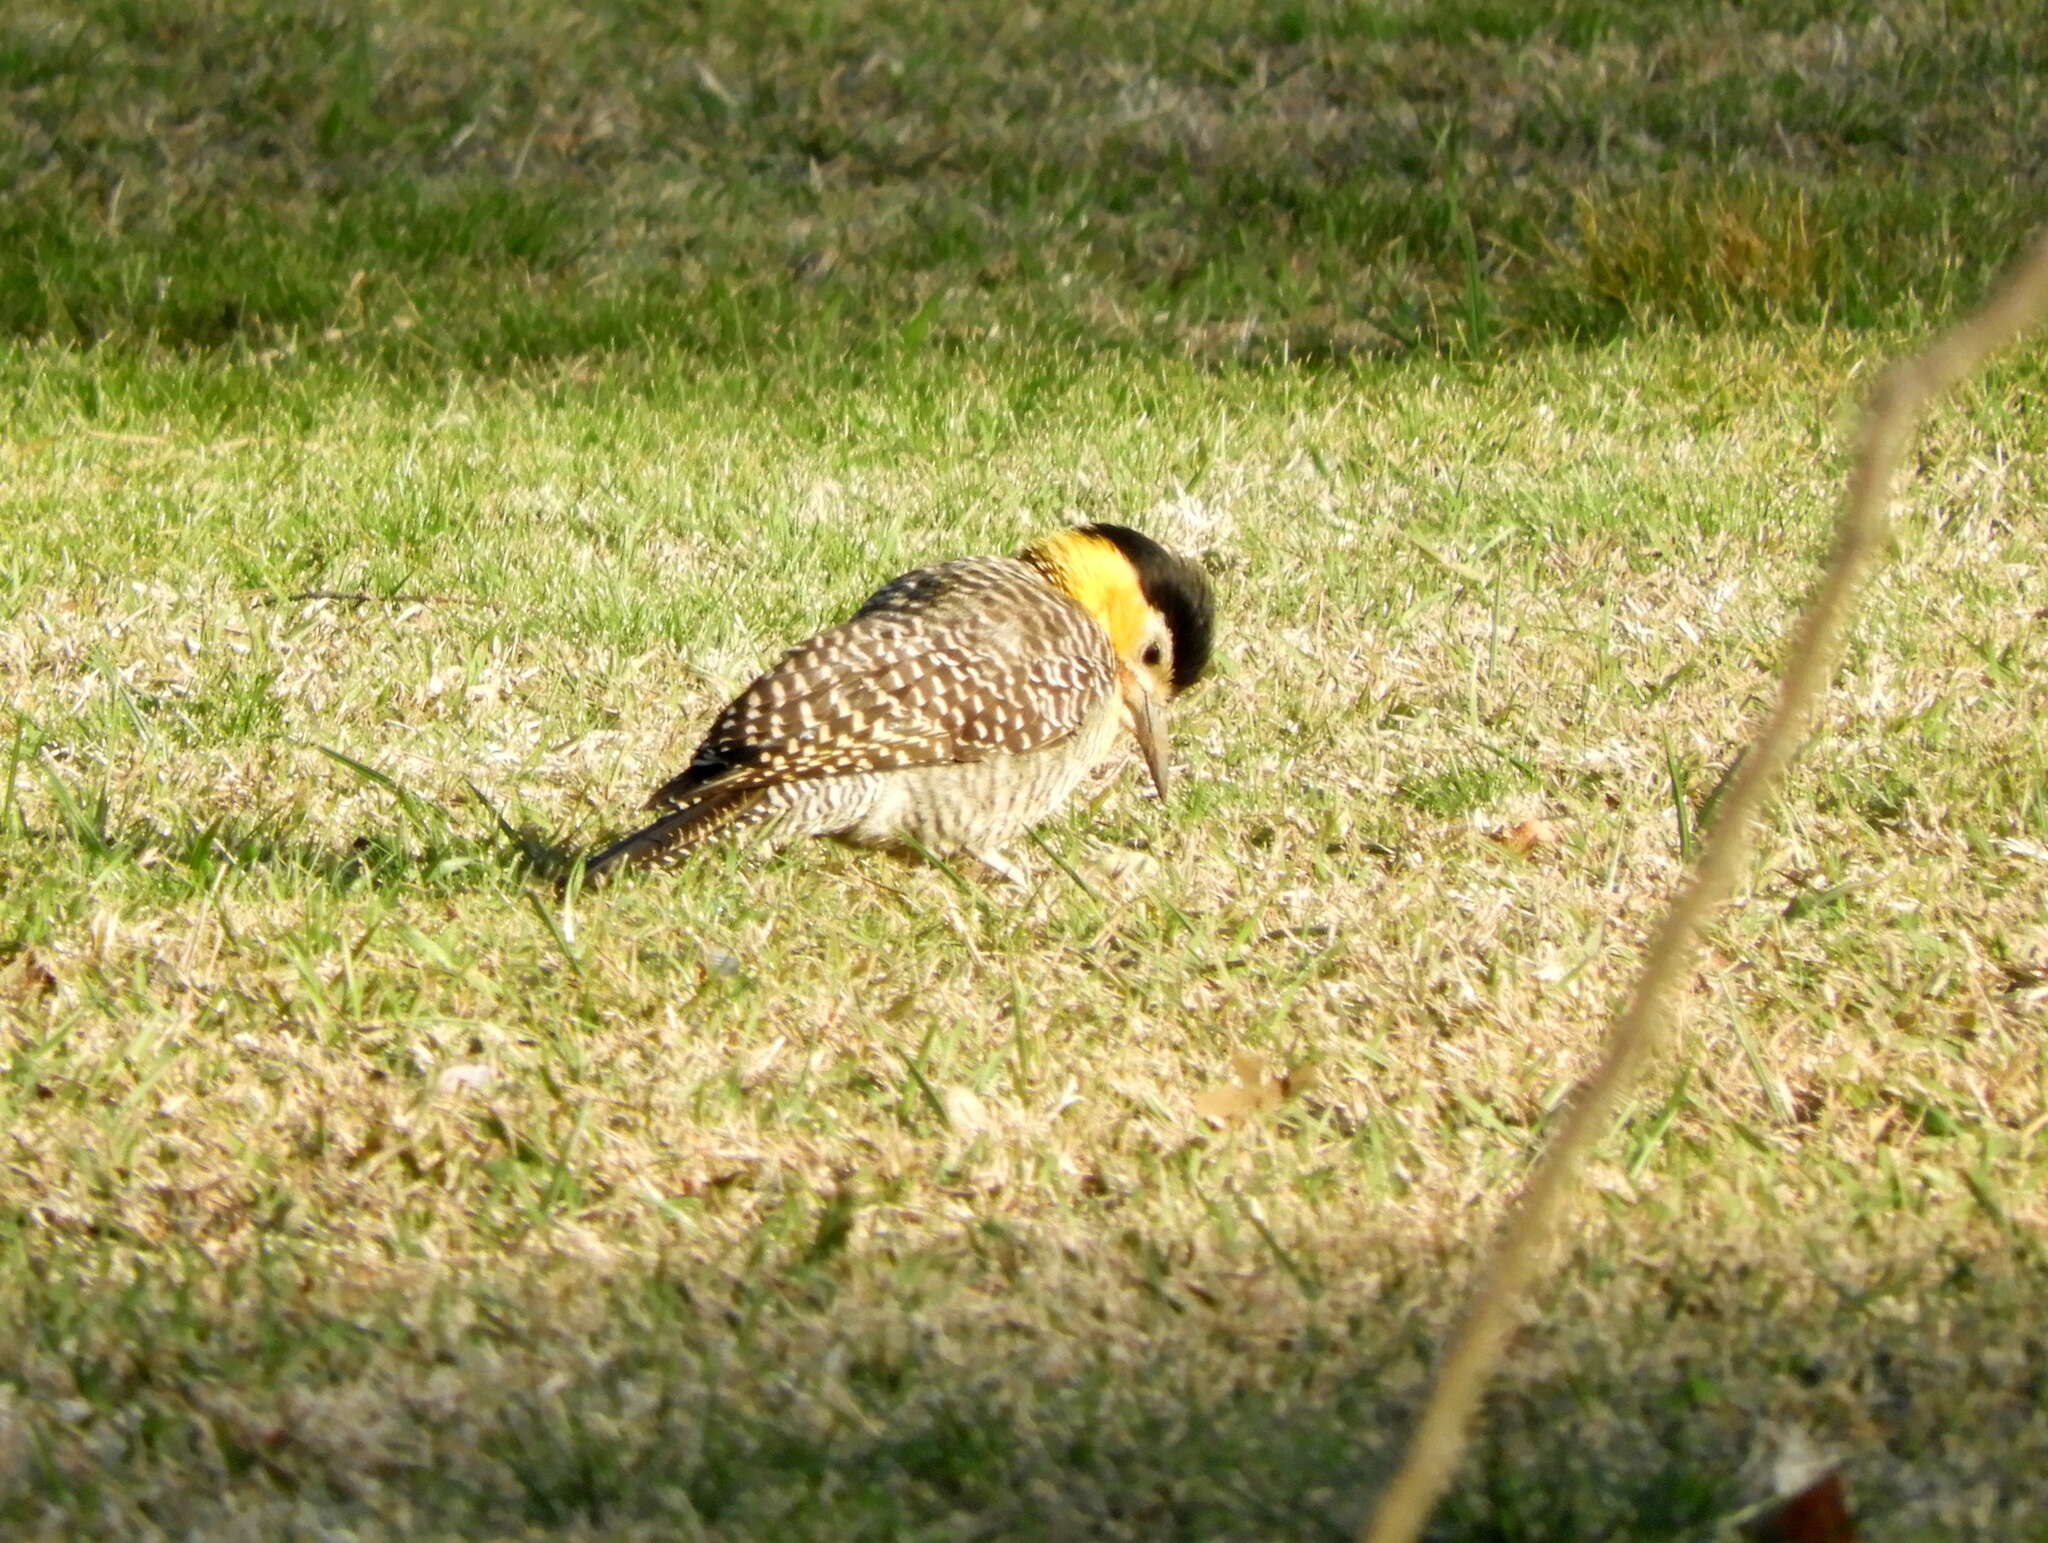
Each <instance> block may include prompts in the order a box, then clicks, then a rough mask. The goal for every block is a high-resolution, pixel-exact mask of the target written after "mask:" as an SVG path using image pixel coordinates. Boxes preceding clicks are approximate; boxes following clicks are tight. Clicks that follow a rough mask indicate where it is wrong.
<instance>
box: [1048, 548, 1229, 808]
mask: <svg viewBox="0 0 2048 1543" xmlns="http://www.w3.org/2000/svg"><path fill="white" fill-rule="evenodd" d="M1023 558H1024V561H1025V562H1027V563H1030V564H1031V566H1032V567H1034V568H1036V569H1037V570H1038V571H1039V572H1040V573H1042V574H1044V575H1045V576H1046V578H1047V579H1048V580H1049V581H1050V582H1051V583H1052V584H1053V586H1054V587H1055V588H1057V589H1060V590H1062V591H1064V592H1065V593H1066V594H1068V595H1070V596H1072V597H1073V599H1074V600H1075V601H1076V602H1078V603H1079V605H1080V607H1081V609H1082V610H1084V611H1086V612H1087V613H1088V614H1089V615H1090V616H1092V617H1094V618H1095V620H1096V622H1097V623H1098V624H1099V625H1100V626H1101V628H1102V630H1103V631H1104V632H1106V633H1108V634H1109V642H1110V647H1111V648H1112V649H1113V650H1114V651H1115V653H1116V658H1117V665H1118V670H1117V677H1118V681H1119V684H1120V685H1121V687H1122V690H1123V701H1124V715H1125V722H1126V723H1127V724H1128V726H1129V727H1130V730H1131V733H1132V735H1133V736H1134V737H1135V738H1136V739H1137V741H1138V748H1139V749H1140V750H1141V751H1142V752H1143V753H1144V756H1145V765H1146V768H1147V769H1148V770H1149V771H1150V772H1151V773H1152V785H1153V786H1154V787H1156V788H1157V789H1158V790H1159V796H1160V797H1161V798H1164V797H1165V796H1166V786H1167V755H1166V743H1167V741H1166V704H1167V703H1168V702H1170V701H1172V700H1173V698H1174V697H1176V696H1178V695H1179V694H1180V693H1181V692H1183V691H1185V690H1186V689H1187V688H1188V687H1189V686H1192V685H1193V684H1194V683H1195V682H1196V681H1198V680H1200V679H1201V678H1202V673H1203V671H1205V670H1206V669H1208V667H1209V650H1210V644H1211V639H1212V635H1213V633H1214V630H1215V622H1216V604H1215V600H1214V597H1213V596H1212V595H1211V593H1210V589H1209V576H1208V575H1207V574H1206V573H1204V572H1203V571H1202V569H1201V567H1200V566H1199V565H1197V564H1195V563H1191V562H1189V561H1188V560H1187V559H1186V558H1184V557H1177V556H1175V555H1174V554H1173V553H1172V552H1169V551H1167V549H1166V548H1165V547H1163V546H1161V545H1160V544H1159V543H1158V542H1156V541H1154V540H1153V539H1152V538H1151V537H1149V536H1145V535H1141V534H1139V533H1138V532H1137V531H1135V530H1132V529H1130V528H1129V527H1128V526H1124V525H1105V524H1096V525H1076V526H1074V527H1072V528H1071V529H1068V530H1062V531H1055V532H1054V533H1053V534H1052V535H1050V536H1047V537H1045V538H1044V539H1042V540H1040V541H1036V542H1034V543H1032V545H1031V546H1029V547H1027V548H1025V550H1024V553H1023Z"/></svg>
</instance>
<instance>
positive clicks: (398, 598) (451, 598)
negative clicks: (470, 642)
mask: <svg viewBox="0 0 2048 1543" xmlns="http://www.w3.org/2000/svg"><path fill="white" fill-rule="evenodd" d="M250 593H251V594H252V595H254V596H255V597H256V598H258V599H263V600H277V599H280V598H282V599H284V600H339V601H345V602H347V603H348V604H350V605H477V604H480V602H479V601H476V600H473V599H471V598H470V597H469V596H467V595H374V594H371V593H370V592H369V591H368V590H366V589H301V590H295V591H293V592H292V593H291V594H289V595H284V596H279V595H278V594H277V593H276V592H275V591H274V590H267V589H259V590H252V591H251V592H250Z"/></svg>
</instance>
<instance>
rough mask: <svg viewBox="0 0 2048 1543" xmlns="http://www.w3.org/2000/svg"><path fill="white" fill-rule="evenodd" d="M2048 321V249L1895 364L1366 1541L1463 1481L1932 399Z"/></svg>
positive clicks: (1404, 1527)
mask: <svg viewBox="0 0 2048 1543" xmlns="http://www.w3.org/2000/svg"><path fill="white" fill-rule="evenodd" d="M2044 308H2048V237H2044V238H2043V239H2042V240H2041V241H2040V243H2039V244H2038V245H2037V246H2036V247H2035V248H2034V250H2033V251H2032V253H2031V254H2030V255H2029V256H2028V257H2027V258H2026V259H2025V260H2024V261H2022V262H2021V263H2020V264H2019V266H2018V267H2016V268H2015V269H2014V270H2013V271H2012V272H2011V273H2010V274H2009V275H2008V276H2007V277H2006V278H2005V280H2004V281H2003V282H2002V283H2000V284H1999V286H1998V288H1997V289H1996V290H1995V291H1994V292H1993V293H1992V295H1991V298H1990V299H1988V300H1987V301H1985V303H1984V305H1983V307H1982V308H1981V309H1979V310H1978V311H1977V312H1976V314H1975V315H1973V316H1971V317H1969V318H1968V319H1967V320H1965V321H1964V322H1962V323H1961V324H1960V325H1958V326H1957V327H1955V328H1954V329H1953V330H1951V331H1950V332H1948V333H1947V334H1945V335H1944V336H1942V337H1940V338H1938V339H1937V340H1936V341H1935V342H1934V343H1933V345H1932V346H1930V347H1929V348H1928V349H1927V351H1926V352H1925V353H1922V354H1920V355H1919V356H1917V357H1915V358H1910V359H1906V360H1904V361H1902V362H1900V363H1898V364H1896V365H1894V366H1892V367H1891V368H1890V369H1889V370H1887V371H1886V372H1885V374H1884V375H1883V377H1882V378H1880V380H1879V381H1878V383H1877V386H1876V388H1875V390H1873V391H1872V393H1871V395H1870V400H1869V402H1868V403H1867V404H1866V405H1865V408H1864V412H1863V420H1862V424H1861V426H1860V428H1859V430H1858V434H1857V446H1856V459H1855V463H1854V465H1853V466H1852V467H1851V468H1850V471H1849V482H1848V494H1847V498H1846V501H1845V503H1844V505H1843V509H1842V515H1841V522H1840V524H1839V526H1838V528H1837V532H1836V537H1835V549H1834V554H1833V556H1832V557H1831V558H1830V559H1829V561H1828V565H1827V567H1826V569H1825V570H1824V571H1823V573H1822V575H1821V580H1820V585H1819V587H1818V588H1817V589H1816V590H1815V591H1814V595H1813V599H1812V600H1811V601H1810V602H1809V603H1808V605H1807V608H1806V612H1805V614H1804V615H1803V616H1801V617H1800V619H1799V621H1798V624H1797V625H1796V626H1795V627H1794V629H1793V632H1792V637H1791V644H1790V648H1789V649H1788V657H1787V660H1786V664H1785V674H1784V678H1783V679H1782V680H1781V681H1780V683H1779V686H1778V697H1777V701H1776V703H1775V704H1774V705H1773V707H1772V709H1771V713H1770V716H1769V717H1768V718H1767V719H1766V720H1765V722H1764V725H1763V727H1762V729H1761V730H1760V731H1759V732H1758V734H1757V737H1756V740H1755V742H1754V744H1752V746H1751V747H1750V749H1749V752H1748V753H1747V754H1746V755H1745V756H1744V757H1743V759H1742V763H1741V766H1740V768H1739V769H1738V770H1737V772H1736V774H1735V777H1734V779H1733V781H1732V782H1731V783H1730V784H1729V787H1728V790H1727V792H1726V794H1725V795H1724V796H1723V798H1722V802H1721V807H1720V810H1719V811H1718V817H1717V818H1716V819H1715V821H1714V829H1713V832H1712V834H1711V835H1710V836H1709V837H1708V839H1707V842H1706V844H1705V846H1704V848H1703V849H1702V850H1701V853H1700V858H1699V865H1698V867H1697V868H1696V869H1695V870H1694V871H1693V875H1692V878H1691V880H1690V881H1689V882H1688V883H1687V884H1686V885H1685V887H1684V888H1683V889H1681V890H1680V891H1679V893H1678V895H1677V897H1676V898H1675V899H1674V900H1673V901H1672V903H1671V909H1670V910H1669V911H1667V912H1666V913H1665V916H1664V920H1663V923H1662V924H1661V925H1660V926H1659V927H1658V929H1657V933H1656V936H1655V937H1654V938H1653V939H1652V941H1651V943H1650V946H1649V949H1648V952H1647V953H1646V954H1645V955H1644V958H1643V968H1642V974H1641V976H1640V978H1639V979H1638V980H1637V982H1636V989H1635V994H1634V996H1633V997H1632V998H1631V999H1630V1001H1629V1003H1628V1006H1627V1007H1626V1008H1625V1009H1624V1010H1623V1011H1622V1014H1621V1016H1620V1017H1619V1018H1617V1019H1616V1020H1615V1021H1614V1024H1613V1026H1612V1027H1611V1028H1610V1029H1609V1030H1608V1033H1607V1043H1606V1047H1605V1050H1604V1052H1603V1053H1602V1055H1601V1059H1600V1064H1599V1065H1598V1067H1596V1068H1595V1069H1594V1071H1593V1072H1592V1074H1591V1075H1590V1076H1589V1077H1587V1078H1586V1079H1585V1081H1584V1082H1582V1083H1581V1084H1580V1085H1579V1088H1578V1091H1577V1094H1576V1096H1575V1098H1574V1099H1573V1100H1572V1103H1571V1106H1570V1108H1569V1110H1568V1112H1567V1113H1566V1115H1565V1118H1564V1123H1563V1125H1562V1127H1561V1128H1560V1129H1559V1131H1558V1133H1557V1136H1556V1139H1555V1140H1553V1141H1552V1142H1551V1144H1550V1147H1549V1149H1548V1150H1547V1151H1546V1152H1544V1154H1543V1156H1542V1158H1541V1159H1540V1160H1539V1161H1538V1163H1537V1165H1536V1169H1535V1172H1534V1173H1533V1174H1531V1176H1530V1178H1529V1183H1528V1186H1527V1187H1526V1188H1525V1189H1524V1190H1523V1191H1522V1195H1521V1199H1520V1200H1519V1202H1518V1203H1517V1204H1516V1205H1515V1207H1514V1209H1513V1210H1512V1211H1511V1212H1510V1213H1509V1214H1508V1217H1507V1219H1506V1221H1505V1223H1504V1224H1503V1225H1502V1228H1501V1231H1500V1235H1499V1237H1498V1238H1497V1239H1496V1241H1495V1243H1494V1248H1493V1254H1492V1257H1491V1259H1490V1260H1489V1261H1488V1262H1487V1265H1486V1267H1485V1270H1484V1272H1483V1273H1482V1275H1481V1277H1480V1280H1479V1284H1478V1285H1477V1287H1476V1288H1475V1290H1474V1292H1473V1296H1472V1301H1471V1304H1470V1306H1469V1307H1468V1308H1467V1310H1466V1314H1465V1318H1464V1320H1463V1322H1462V1323H1461V1324H1460V1325H1459V1326H1458V1329H1457V1331H1456V1332H1455V1333H1454V1334H1453V1336H1452V1339H1451V1343H1450V1345H1449V1347H1448V1349H1447V1350H1446V1351H1445V1353H1444V1358H1443V1363H1442V1365H1441V1366H1440V1367H1439V1368H1438V1370H1437V1377H1436V1383H1435V1386H1434V1387H1432V1388H1431V1390H1430V1395H1429V1401H1428V1403H1427V1404H1426V1405H1424V1407H1423V1411H1422V1415H1421V1417H1420V1418H1419V1419H1418V1420H1417V1422H1416V1425H1415V1429H1414V1431H1413V1433H1412V1434H1411V1435H1410V1437H1409V1443H1408V1450H1407V1452H1406V1453H1405V1454H1404V1456H1403V1459H1402V1462H1401V1466H1400V1468H1399V1469H1398V1470H1397V1471H1396V1473H1395V1474H1394V1477H1393V1480H1392V1481H1391V1482H1390V1483H1389V1484H1388V1486H1387V1488H1386V1489H1385V1491H1384V1492H1383V1493H1382V1494H1381V1496H1380V1501H1379V1505H1378V1507H1377V1509H1376V1510H1375V1511H1374V1513H1373V1515H1372V1516H1371V1518H1370V1519H1369V1520H1368V1521H1367V1523H1366V1525H1365V1527H1364V1529H1363V1530H1362V1531H1361V1532H1360V1534H1359V1537H1360V1540H1361V1543H1413V1540H1414V1539H1415V1538H1416V1537H1417V1536H1419V1535H1420V1533H1421V1531H1422V1526H1423V1523H1424V1522H1425V1521H1427V1520H1428V1518H1429V1513H1430V1510H1431V1509H1432V1508H1433V1507H1434V1506H1435V1504H1436V1500H1437V1497H1438V1496H1439V1495H1440V1494H1442V1493H1443V1490H1444V1487H1445V1486H1446V1485H1447V1484H1448V1483H1449V1482H1450V1478H1451V1475H1452V1473H1453V1471H1454V1470H1455V1469H1456V1467H1457V1464H1458V1459H1459V1457H1460V1456H1461V1455H1462V1453H1463V1450H1464V1446H1465V1438H1466V1433H1467V1429H1468V1427H1469V1426H1470V1424H1471V1420H1472V1412H1473V1410H1474V1409H1475V1408H1476V1407H1477V1406H1478V1403H1479V1399H1480V1395H1481V1394H1482V1393H1483V1392H1484V1391H1485V1388H1486V1384H1487V1381H1488V1379H1489V1378H1490V1377H1491V1376H1492V1374H1493V1371H1494V1369H1495V1368H1496V1367H1497V1366H1498V1365H1499V1364H1500V1360H1501V1352H1502V1349H1503V1347H1504V1346H1505V1344H1506V1342H1507V1337H1508V1333H1509V1331H1510V1330H1511V1329H1512V1327H1513V1325H1514V1320H1515V1315H1516V1311H1517V1309H1518V1308H1519V1306H1520V1305H1521V1302H1522V1299H1523V1297H1524V1295H1525V1294H1526V1292H1527V1290H1528V1287H1529V1283H1530V1282H1531V1280H1532V1279H1534V1277H1535V1275H1536V1272H1537V1267H1538V1266H1539V1265H1540V1264H1541V1263H1542V1260H1543V1255H1544V1250H1545V1245H1546V1244H1547V1243H1548V1242H1549V1240H1550V1237H1551V1235H1552V1232H1553V1230H1554V1229H1555V1226H1556V1222H1557V1219H1558V1217H1559V1214H1560V1213H1561V1212H1562V1210H1563V1209H1564V1205H1565V1202H1566V1201H1567V1200H1568V1199H1569V1198H1570V1196H1571V1188H1572V1181H1573V1179H1574V1178H1575V1177H1576V1175H1577V1170H1578V1167H1579V1164H1580V1162H1581V1160H1582V1159H1583V1158H1584V1157H1585V1155H1586V1153H1587V1151H1588V1150H1590V1149H1591V1148H1592V1147H1593V1145H1594V1144H1595V1143H1596V1142H1597V1141H1598V1140H1599V1139H1600V1137H1601V1136H1602V1135H1604V1134H1605V1133H1606V1130H1607V1127H1608V1124H1609V1121H1610V1120H1611V1119H1612V1117H1613V1114H1614V1110H1615V1107H1616V1105H1617V1104H1618V1103H1619V1102H1620V1099H1621V1095H1622V1093H1623V1091H1624V1090H1625V1089H1626V1088H1627V1086H1628V1084H1629V1081H1630V1079H1631V1078H1633V1077H1634V1075H1635V1074H1636V1072H1637V1071H1638V1070H1639V1069H1640V1068H1641V1066H1642V1064H1643V1062H1644V1061H1645V1060H1646V1059H1647V1058H1648V1056H1649V1055H1650V1053H1651V1052H1652V1051H1653V1050H1654V1049H1655V1048H1656V1045H1657V1043H1658V1040H1659V1037H1660V1036H1661V1034H1662V1031H1663V1029H1664V1026H1665V1024H1666V1021H1667V1020H1668V1018H1669V1016H1670V1009H1671V999H1672V997H1673V995H1674V993H1675V992H1676V991H1677V989H1678V986H1679V984H1680V983H1681V982H1682V981H1683V980H1685V979H1686V978H1687V976H1688V975H1689V974H1690V972H1691V968H1692V962H1693V957H1694V955H1695V953H1696V952H1697V950H1698V943H1699V928H1700V922H1701V919H1702V918H1703V917H1704V916H1705V915H1706V913H1707V911H1708V909H1709V908H1710V907H1711V906H1712V905H1713V904H1714V903H1715V902H1716V901H1717V900H1719V899H1720V897H1721V896H1722V895H1723V894H1724V893H1725V892H1726V891H1727V890H1728V889H1729V887H1730V886H1731V885H1732V884H1733V882H1734V879H1735V875H1736V872H1737V870H1738V869H1739V868H1740V867H1741V865H1742V861H1743V858H1744V856H1745V854H1746V852H1747V851H1748V846H1749V834H1750V827H1751V826H1752V824H1753V823H1754V822H1755V819H1756V814H1757V810H1758V808H1759V807H1760V806H1761V805H1762V803H1763V800H1764V796H1765V794H1766V793H1768V792H1769V791H1770V787H1771V784H1772V782H1773V781H1775V780H1776V778H1777V776H1778V774H1779V772H1780V771H1782V770H1783V769H1784V765H1785V762H1786V760H1787V758H1788V757H1789V756H1790V754H1791V752H1792V749H1793V747H1794V745H1796V744H1797V743H1798V736H1799V731H1800V729H1801V726H1802V725H1803V724H1804V723H1805V721H1806V718H1807V715H1808V713H1809V711H1810V710H1811V708H1812V707H1813V704H1814V702H1815V701H1816V700H1817V699H1818V698H1819V696H1820V695H1821V693H1822V691H1823V690H1824V689H1825V688H1826V685H1827V682H1828V680H1829V678H1830V676H1831V675H1832V674H1833V672H1834V667H1835V662H1836V659H1837V657H1838V655H1839V654H1840V651H1841V646H1842V639H1843V635H1844V633H1845V632H1846V631H1847V628H1848V624H1849V620H1850V616H1851V613H1852V612H1853V610H1854V608H1855V600H1856V594H1857V591H1858V589H1859V588H1860V587H1861V585H1862V582H1863V580H1864V578H1865V576H1866V574H1867V573H1868V571H1869V569H1870V567H1871V565H1872V563H1873V562H1874V561H1875V559H1876V557H1877V554H1878V551H1879V549H1880V547H1881V545H1882V543H1883V541H1884V537H1885V534H1886V531H1887V528H1888V522H1887V514H1886V511H1887V506H1888V505H1889V504H1890V501H1891V488H1892V479H1893V475H1894V473H1895V472H1896V471H1897V469H1898V465H1899V461H1900V458H1901V456H1902V455H1903V454H1904V451H1905V447H1906V442H1907V440H1908V438H1909V437H1910V436H1911V434H1912V433H1913V431H1914V430H1915V429H1916V428H1917V427H1918V425H1919V421H1920V416H1921V413H1922V412H1923V411H1924V409H1925V408H1926V405H1927V403H1928V400H1929V399H1930V398H1932V397H1933V396H1934V395H1935V394H1936V393H1938V392H1940V391H1943V390H1945V389H1946V388H1948V387H1949V386H1952V385H1954V384H1955V383H1956V382H1957V381H1959V380H1961V379H1962V378H1963V377H1964V376H1966V375H1968V374H1970V373H1971V372H1972V371H1974V370H1975V369H1976V368H1977V367H1978V366H1979V365H1980V364H1982V363H1983V361H1984V359H1985V357H1986V356H1987V355H1989V354H1990V353H1991V352H1992V351H1993V350H1995V349H1997V348H2000V347H2002V346H2003V345H2005V344H2007V343H2009V342H2011V341H2013V340H2014V339H2015V338H2017V337H2018V336H2019V335H2020V334H2021V333H2022V332H2024V331H2025V330H2026V329H2027V328H2028V327H2029V326H2031V325H2032V324H2033V323H2034V322H2035V321H2036V320H2037V319H2038V318H2039V317H2040V315H2041V314H2042V312H2043V310H2044Z"/></svg>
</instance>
